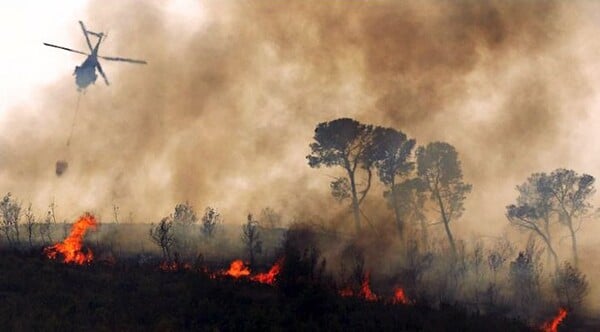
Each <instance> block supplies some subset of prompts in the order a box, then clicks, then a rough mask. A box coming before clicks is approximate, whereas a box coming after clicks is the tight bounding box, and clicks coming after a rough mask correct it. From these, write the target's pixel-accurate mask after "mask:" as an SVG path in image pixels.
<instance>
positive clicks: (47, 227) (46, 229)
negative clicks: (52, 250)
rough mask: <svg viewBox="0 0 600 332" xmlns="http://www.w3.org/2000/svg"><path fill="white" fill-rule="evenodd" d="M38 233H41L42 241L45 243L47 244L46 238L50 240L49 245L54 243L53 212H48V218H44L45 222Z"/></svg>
mask: <svg viewBox="0 0 600 332" xmlns="http://www.w3.org/2000/svg"><path fill="white" fill-rule="evenodd" d="M38 227H39V228H38V231H39V232H40V239H41V240H42V242H43V243H46V238H48V243H52V242H53V241H52V212H50V210H48V213H46V218H44V222H43V223H41V224H40V225H39V226H38Z"/></svg>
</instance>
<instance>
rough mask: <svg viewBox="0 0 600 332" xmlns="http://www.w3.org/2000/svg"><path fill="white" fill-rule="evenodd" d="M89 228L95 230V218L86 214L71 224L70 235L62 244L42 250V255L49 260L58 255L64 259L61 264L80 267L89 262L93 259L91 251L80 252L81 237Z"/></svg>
mask: <svg viewBox="0 0 600 332" xmlns="http://www.w3.org/2000/svg"><path fill="white" fill-rule="evenodd" d="M89 228H91V229H94V230H95V229H96V218H95V217H94V216H93V215H91V214H89V213H86V214H84V215H83V216H81V217H80V218H79V220H77V222H75V224H73V227H72V228H71V234H69V236H67V238H66V239H65V240H64V241H63V242H61V243H57V244H55V245H53V246H51V247H46V248H44V254H45V255H46V256H47V257H48V258H50V259H56V257H57V256H58V254H59V253H60V254H62V255H63V257H64V259H63V263H75V264H79V265H82V264H84V263H89V262H91V261H92V260H93V259H94V254H93V253H92V251H91V250H89V249H87V250H86V251H85V252H84V251H82V250H81V247H82V242H83V237H84V236H85V232H86V231H87V230H88V229H89Z"/></svg>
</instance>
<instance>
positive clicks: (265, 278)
mask: <svg viewBox="0 0 600 332" xmlns="http://www.w3.org/2000/svg"><path fill="white" fill-rule="evenodd" d="M282 263H283V259H280V260H278V261H277V262H275V264H273V266H272V267H271V269H270V270H269V272H266V273H259V274H257V275H255V276H253V277H252V278H251V279H252V280H254V281H258V282H260V283H263V284H268V285H273V283H274V282H275V278H276V277H277V275H278V274H279V272H280V271H281V264H282Z"/></svg>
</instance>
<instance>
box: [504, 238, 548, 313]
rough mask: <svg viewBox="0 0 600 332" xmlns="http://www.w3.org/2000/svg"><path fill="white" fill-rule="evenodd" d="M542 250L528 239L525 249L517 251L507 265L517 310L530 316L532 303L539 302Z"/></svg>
mask: <svg viewBox="0 0 600 332" xmlns="http://www.w3.org/2000/svg"><path fill="white" fill-rule="evenodd" d="M542 251H543V249H540V248H538V247H537V246H536V243H535V241H529V243H528V244H527V247H526V250H525V251H521V252H519V255H518V257H517V258H516V259H515V260H514V261H512V262H511V263H510V266H509V281H510V284H511V286H512V287H511V289H512V290H513V298H514V300H515V304H516V308H517V311H518V312H520V313H522V314H524V315H526V316H530V313H531V311H532V306H533V304H534V303H539V302H540V298H541V290H540V287H541V274H542V267H541V264H540V255H541V254H542Z"/></svg>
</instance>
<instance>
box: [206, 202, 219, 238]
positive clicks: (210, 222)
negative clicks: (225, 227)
mask: <svg viewBox="0 0 600 332" xmlns="http://www.w3.org/2000/svg"><path fill="white" fill-rule="evenodd" d="M222 221H223V220H222V218H221V214H220V213H219V212H218V211H217V209H215V208H212V207H207V208H206V209H205V210H204V215H203V216H202V234H204V236H205V237H207V238H209V239H211V238H213V236H214V235H215V230H216V228H217V225H219V224H220V223H222Z"/></svg>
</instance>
